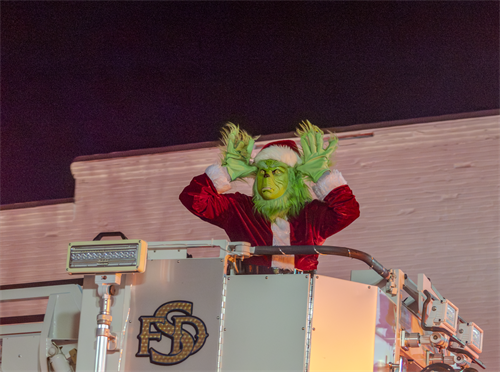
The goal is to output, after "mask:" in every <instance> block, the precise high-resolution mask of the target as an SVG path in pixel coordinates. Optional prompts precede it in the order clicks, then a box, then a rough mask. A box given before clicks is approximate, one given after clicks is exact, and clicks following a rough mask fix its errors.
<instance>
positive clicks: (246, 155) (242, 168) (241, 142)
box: [221, 123, 257, 181]
mask: <svg viewBox="0 0 500 372" xmlns="http://www.w3.org/2000/svg"><path fill="white" fill-rule="evenodd" d="M221 134H222V143H223V144H224V146H223V147H222V148H221V151H222V166H224V167H226V169H227V172H228V173H229V176H230V177H231V181H234V180H235V179H237V178H244V177H248V176H250V175H252V174H255V172H256V171H257V167H256V166H254V165H252V164H250V158H251V156H252V150H253V146H254V143H255V139H254V138H252V137H251V136H250V135H249V134H248V133H247V132H245V131H244V130H240V127H239V126H238V125H235V124H233V123H228V124H227V125H226V128H224V129H223V130H222V132H221Z"/></svg>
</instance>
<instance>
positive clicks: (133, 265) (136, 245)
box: [66, 240, 148, 274]
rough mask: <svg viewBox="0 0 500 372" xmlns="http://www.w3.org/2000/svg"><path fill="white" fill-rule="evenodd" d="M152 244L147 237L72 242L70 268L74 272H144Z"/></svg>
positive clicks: (67, 260) (68, 265)
mask: <svg viewBox="0 0 500 372" xmlns="http://www.w3.org/2000/svg"><path fill="white" fill-rule="evenodd" d="M147 255H148V244H147V243H146V242H145V241H144V240H99V241H90V242H76V243H70V244H69V247H68V256H67V259H66V271H67V272H68V273H70V274H102V273H108V274H109V273H132V272H140V273H142V272H144V270H146V260H147Z"/></svg>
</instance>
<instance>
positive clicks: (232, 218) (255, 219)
mask: <svg viewBox="0 0 500 372" xmlns="http://www.w3.org/2000/svg"><path fill="white" fill-rule="evenodd" d="M179 199H180V201H181V202H182V204H183V205H184V206H185V207H186V208H187V209H188V210H189V211H191V213H193V214H194V215H196V216H198V217H199V218H201V219H202V220H204V221H206V222H209V223H211V224H213V225H216V226H219V227H220V228H222V229H224V231H225V232H226V234H227V235H228V237H229V239H230V240H231V241H245V242H249V243H250V244H251V245H252V246H271V245H273V232H272V230H271V222H269V221H268V220H266V219H265V218H264V217H263V216H262V215H260V214H259V213H257V212H255V210H254V208H253V207H254V205H253V202H252V198H251V197H250V196H248V195H244V194H241V193H238V192H237V193H227V194H219V193H218V192H217V189H216V188H215V186H214V184H213V182H212V180H211V179H210V178H209V177H208V176H207V175H206V174H202V175H200V176H197V177H195V178H193V180H192V181H191V183H190V184H189V185H188V186H187V187H186V188H185V189H184V190H183V191H182V193H181V194H180V196H179ZM358 216H359V204H358V202H357V201H356V199H355V197H354V195H353V193H352V191H351V189H350V188H349V186H347V185H342V186H339V187H336V188H335V189H333V190H332V191H330V193H328V195H326V196H325V198H324V199H323V201H320V200H313V201H311V202H309V203H307V204H306V205H305V206H304V209H302V211H301V212H300V213H299V214H298V215H297V216H295V217H289V218H288V222H289V223H290V244H291V245H322V244H323V243H324V242H325V240H326V238H328V237H330V236H331V235H333V234H335V233H337V232H339V231H340V230H342V229H343V228H345V227H346V226H348V225H349V224H351V223H352V222H353V221H354V220H355V219H356V218H358ZM246 262H247V263H249V264H253V265H260V266H268V267H269V266H270V265H271V256H254V257H252V258H250V259H248V260H246ZM317 266H318V255H295V267H296V268H297V269H300V270H304V271H308V270H315V269H316V268H317Z"/></svg>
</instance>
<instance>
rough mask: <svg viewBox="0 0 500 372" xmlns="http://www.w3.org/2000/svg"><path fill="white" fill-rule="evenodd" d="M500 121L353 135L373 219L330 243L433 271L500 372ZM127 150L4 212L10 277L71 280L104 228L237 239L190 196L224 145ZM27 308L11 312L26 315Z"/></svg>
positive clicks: (3, 272)
mask: <svg viewBox="0 0 500 372" xmlns="http://www.w3.org/2000/svg"><path fill="white" fill-rule="evenodd" d="M499 118H500V117H499V116H498V115H490V116H484V117H478V118H464V119H456V120H449V121H434V122H424V123H419V124H411V125H402V126H388V127H380V128H372V129H359V130H355V131H351V132H344V133H341V135H340V137H341V141H340V147H339V150H338V151H337V165H336V166H337V168H338V169H339V170H340V171H341V172H342V173H343V175H344V177H345V178H346V180H347V181H348V183H349V185H350V186H351V188H352V189H353V191H354V194H355V195H356V197H357V199H358V201H359V203H360V205H361V217H360V218H359V219H358V220H357V221H355V222H354V223H353V224H352V225H351V226H349V227H348V228H347V229H345V230H344V231H342V232H340V233H338V234H336V235H334V236H333V237H332V238H330V239H328V240H327V242H326V243H325V244H327V245H337V246H345V247H350V248H355V249H359V250H362V251H365V252H367V253H370V254H371V255H373V256H374V257H375V258H376V259H377V260H378V261H379V262H381V263H382V264H383V265H384V266H385V267H387V268H399V269H401V270H403V271H404V272H405V273H406V274H408V275H409V276H410V278H412V279H414V281H416V275H417V274H418V273H425V274H426V275H427V276H428V277H430V278H431V279H432V282H433V284H434V285H435V286H436V288H437V289H438V290H439V291H440V292H441V294H443V295H444V296H445V297H446V298H449V299H450V300H451V301H452V302H453V303H454V304H455V305H457V306H458V307H459V309H460V315H461V316H462V318H464V319H465V320H467V321H473V322H475V323H477V324H478V325H479V326H480V327H482V328H483V329H484V330H485V351H484V352H483V354H482V357H481V359H482V360H483V361H484V362H485V363H486V364H487V365H488V366H489V367H490V368H488V370H490V371H493V370H495V368H496V366H499V365H500V357H499V356H498V355H497V354H498V350H499V349H500V319H499V310H498V309H499V306H498V305H499V300H498V286H499V283H500V280H499V279H500V277H499V276H500V274H499V269H500V257H499V256H500V254H499V252H500V250H499V243H500V238H499V226H500V224H499V222H500V221H499V196H500V193H499V175H500V174H499V155H500V154H499V149H500V146H499V134H500V130H499ZM258 145H259V146H262V145H263V142H259V143H258ZM127 154H130V156H127ZM117 155H119V156H116V157H112V156H111V157H108V158H105V159H95V160H87V161H76V162H74V163H73V164H72V165H71V171H72V172H73V175H74V177H75V180H76V189H75V199H74V203H64V204H55V205H46V206H38V207H31V208H14V209H9V208H7V209H4V210H2V211H1V213H0V239H1V262H0V284H2V285H5V284H12V283H27V282H36V281H46V280H58V279H67V278H68V276H67V274H66V273H65V258H66V248H67V244H68V242H70V241H82V240H92V239H93V238H94V236H95V235H97V233H99V232H101V231H122V232H123V233H124V234H125V235H127V237H128V238H130V239H138V238H140V239H144V240H146V241H176V240H196V239H210V238H214V239H224V238H226V235H225V233H224V232H223V231H221V230H220V229H218V228H216V227H213V226H211V225H209V224H207V223H204V222H203V221H201V220H199V219H197V218H196V217H194V216H192V215H191V214H190V213H189V212H187V211H186V210H185V209H184V208H183V206H182V205H181V204H180V202H179V201H178V195H179V193H180V191H181V190H182V189H183V187H184V186H185V185H186V184H187V183H188V182H189V181H190V179H191V178H192V177H193V176H194V175H197V174H200V173H202V172H203V171H204V169H205V168H206V167H207V166H208V165H210V164H211V163H213V162H214V161H215V160H216V159H217V158H218V150H217V148H215V147H210V148H200V149H191V150H181V151H173V152H172V151H167V152H158V153H153V154H144V155H136V156H134V155H133V152H130V153H120V154H117ZM234 190H237V191H240V192H245V193H250V185H248V184H245V183H242V182H239V183H236V184H235V187H234ZM365 268H367V267H366V266H365V265H364V264H362V263H360V262H356V261H354V260H350V259H347V258H341V257H333V256H329V257H326V256H323V257H321V258H320V265H319V273H320V274H325V275H332V276H336V277H340V278H345V279H348V278H349V272H350V270H352V269H365ZM41 306H43V303H42V302H40V301H38V302H33V301H32V302H31V303H30V304H29V305H27V306H24V307H22V312H26V313H29V312H33V311H35V312H36V313H40V312H43V309H42V310H41V311H37V309H39V308H40V307H41ZM19 308H20V307H19V306H16V308H13V307H8V306H5V305H4V306H3V307H2V308H1V309H0V310H1V311H2V316H9V315H13V314H15V315H23V314H21V313H20V310H19Z"/></svg>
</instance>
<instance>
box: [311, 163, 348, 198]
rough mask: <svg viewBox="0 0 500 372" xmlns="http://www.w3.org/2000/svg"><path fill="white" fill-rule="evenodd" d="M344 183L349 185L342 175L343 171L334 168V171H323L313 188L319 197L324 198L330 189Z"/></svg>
mask: <svg viewBox="0 0 500 372" xmlns="http://www.w3.org/2000/svg"><path fill="white" fill-rule="evenodd" d="M342 185H347V182H346V181H345V179H344V177H342V173H340V172H339V171H338V170H336V169H333V170H332V171H328V172H325V173H323V175H322V176H321V177H320V178H319V180H318V182H317V183H316V184H315V185H314V186H313V187H312V189H313V191H314V193H315V194H316V196H317V197H318V199H319V200H323V199H324V198H325V197H326V196H327V195H328V194H329V193H330V191H332V190H333V189H335V188H337V187H339V186H342Z"/></svg>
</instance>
